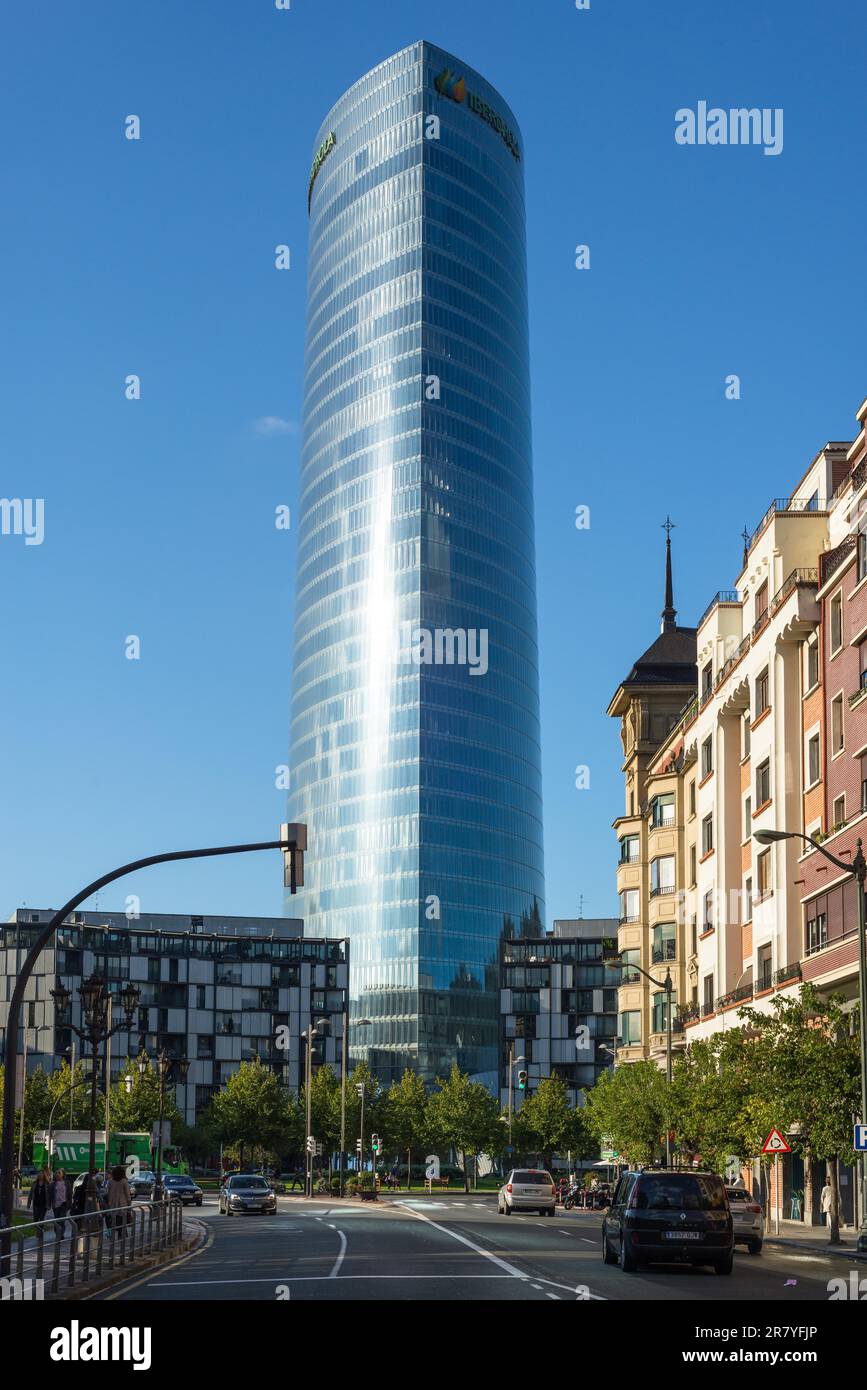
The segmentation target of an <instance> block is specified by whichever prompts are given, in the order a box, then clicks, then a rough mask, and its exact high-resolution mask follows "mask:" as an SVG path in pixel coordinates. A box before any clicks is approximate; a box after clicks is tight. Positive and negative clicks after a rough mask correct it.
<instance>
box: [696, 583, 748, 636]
mask: <svg viewBox="0 0 867 1390" xmlns="http://www.w3.org/2000/svg"><path fill="white" fill-rule="evenodd" d="M720 603H734V604H739V603H740V596H739V594H738V591H737V589H720V590H719V592H718V593H716V594H714V596H713V598H712V599H711V601H710V603H709V604H708V606H707V608H706V609H705V610H704V612H703V613H702V615H701V617H700V618H699V620H698V622H697V623H696V628H700V627H701V625H702V623H704V622H705V620H706V619H707V618H709V617H710V615H711V613H712V612H713V610H714V609H715V608H716V607H717V605H718V604H720Z"/></svg>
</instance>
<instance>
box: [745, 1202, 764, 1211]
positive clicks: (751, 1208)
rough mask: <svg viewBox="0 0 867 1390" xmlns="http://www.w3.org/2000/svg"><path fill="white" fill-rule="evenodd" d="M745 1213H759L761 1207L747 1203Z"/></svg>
mask: <svg viewBox="0 0 867 1390" xmlns="http://www.w3.org/2000/svg"><path fill="white" fill-rule="evenodd" d="M747 1211H754V1212H760V1211H761V1207H760V1206H759V1204H758V1202H747Z"/></svg>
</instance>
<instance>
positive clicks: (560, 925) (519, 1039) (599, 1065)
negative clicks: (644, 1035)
mask: <svg viewBox="0 0 867 1390" xmlns="http://www.w3.org/2000/svg"><path fill="white" fill-rule="evenodd" d="M617 927H618V922H617V918H616V917H612V918H607V917H599V918H586V919H585V918H574V919H571V920H570V919H558V920H556V921H555V922H554V927H553V930H552V931H551V932H548V933H546V935H544V936H540V937H515V938H513V939H511V940H506V941H504V942H503V944H502V951H501V957H500V985H501V990H500V1017H501V1023H502V1031H501V1044H500V1045H501V1054H500V1099H501V1102H502V1104H503V1106H504V1107H506V1106H508V1103H509V1067H510V1064H511V1066H512V1073H513V1074H512V1104H513V1106H514V1108H515V1109H516V1110H518V1109H520V1107H521V1102H522V1100H523V1098H524V1095H531V1094H532V1093H533V1092H534V1091H535V1090H536V1089H537V1088H538V1086H539V1082H540V1081H542V1080H544V1079H545V1078H546V1077H548V1076H558V1077H560V1078H561V1080H563V1081H565V1083H566V1086H567V1088H568V1091H569V1095H570V1099H571V1101H572V1104H573V1105H574V1104H576V1103H578V1102H579V1101H580V1097H579V1092H580V1091H583V1090H586V1089H587V1088H588V1087H589V1086H592V1085H593V1084H594V1082H595V1081H596V1079H597V1078H598V1076H599V1074H600V1073H601V1072H603V1071H606V1070H607V1069H608V1068H609V1067H611V1066H613V1064H614V1049H615V1045H616V1041H617V989H618V986H619V984H620V967H619V965H617V964H615V962H616V960H617ZM606 961H610V962H611V964H609V965H606V963H605V962H606ZM518 1058H523V1059H524V1060H523V1061H520V1062H519V1061H518V1060H517V1059H518ZM519 1071H526V1072H527V1087H526V1091H525V1092H523V1093H522V1092H521V1091H519V1089H518V1072H519Z"/></svg>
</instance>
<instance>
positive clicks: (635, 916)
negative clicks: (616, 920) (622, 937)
mask: <svg viewBox="0 0 867 1390" xmlns="http://www.w3.org/2000/svg"><path fill="white" fill-rule="evenodd" d="M640 920H641V913H640V912H627V914H626V916H625V917H621V918H620V926H621V927H623V926H625V925H626V923H627V922H638V921H640Z"/></svg>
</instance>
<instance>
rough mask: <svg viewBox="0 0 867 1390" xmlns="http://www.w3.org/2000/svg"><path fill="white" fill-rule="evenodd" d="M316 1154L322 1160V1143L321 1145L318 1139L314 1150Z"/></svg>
mask: <svg viewBox="0 0 867 1390" xmlns="http://www.w3.org/2000/svg"><path fill="white" fill-rule="evenodd" d="M314 1153H315V1155H316V1157H317V1158H321V1157H322V1143H321V1141H320V1140H318V1139H317V1141H316V1145H315V1148H314Z"/></svg>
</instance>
